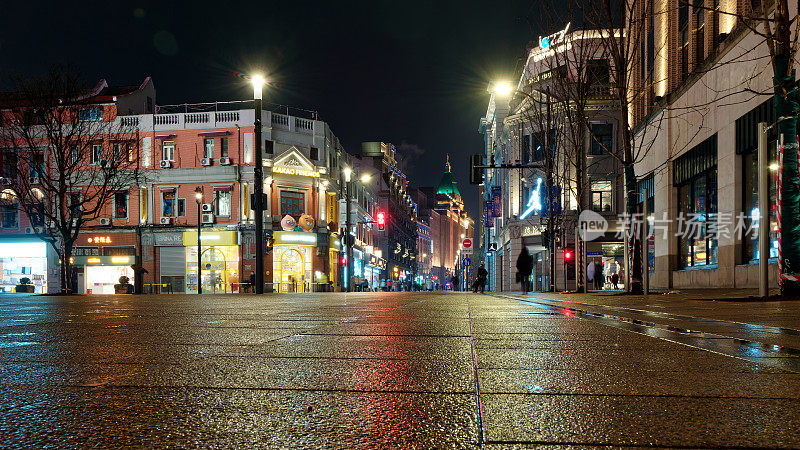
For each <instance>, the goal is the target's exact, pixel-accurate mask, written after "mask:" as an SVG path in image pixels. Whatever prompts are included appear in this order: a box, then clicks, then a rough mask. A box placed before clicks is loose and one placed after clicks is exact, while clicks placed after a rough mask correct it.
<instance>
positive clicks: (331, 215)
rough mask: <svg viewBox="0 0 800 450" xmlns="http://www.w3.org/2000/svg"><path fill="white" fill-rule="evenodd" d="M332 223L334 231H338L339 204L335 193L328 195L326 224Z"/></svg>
mask: <svg viewBox="0 0 800 450" xmlns="http://www.w3.org/2000/svg"><path fill="white" fill-rule="evenodd" d="M330 222H333V223H334V229H339V202H337V201H336V194H335V193H328V223H330Z"/></svg>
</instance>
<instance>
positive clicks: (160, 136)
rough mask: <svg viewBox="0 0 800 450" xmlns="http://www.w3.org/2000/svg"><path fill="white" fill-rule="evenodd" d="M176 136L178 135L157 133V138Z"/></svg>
mask: <svg viewBox="0 0 800 450" xmlns="http://www.w3.org/2000/svg"><path fill="white" fill-rule="evenodd" d="M174 137H178V135H177V134H157V135H156V139H171V138H174Z"/></svg>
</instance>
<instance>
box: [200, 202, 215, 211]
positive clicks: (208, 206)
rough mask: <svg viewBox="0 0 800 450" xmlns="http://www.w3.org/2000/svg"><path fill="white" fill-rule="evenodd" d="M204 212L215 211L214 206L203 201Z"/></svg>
mask: <svg viewBox="0 0 800 450" xmlns="http://www.w3.org/2000/svg"><path fill="white" fill-rule="evenodd" d="M203 212H204V213H213V212H214V207H213V206H212V205H211V203H203Z"/></svg>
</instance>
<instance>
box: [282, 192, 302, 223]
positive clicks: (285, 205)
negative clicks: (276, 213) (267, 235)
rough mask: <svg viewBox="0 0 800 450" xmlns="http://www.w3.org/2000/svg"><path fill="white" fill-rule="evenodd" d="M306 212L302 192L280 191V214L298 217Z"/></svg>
mask: <svg viewBox="0 0 800 450" xmlns="http://www.w3.org/2000/svg"><path fill="white" fill-rule="evenodd" d="M305 212H306V209H305V195H303V193H302V192H291V191H281V215H286V214H288V215H290V216H294V217H299V216H301V215H303V214H304V213H305Z"/></svg>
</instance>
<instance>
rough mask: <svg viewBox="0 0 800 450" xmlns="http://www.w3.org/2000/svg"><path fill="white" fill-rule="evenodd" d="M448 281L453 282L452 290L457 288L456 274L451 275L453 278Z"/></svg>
mask: <svg viewBox="0 0 800 450" xmlns="http://www.w3.org/2000/svg"><path fill="white" fill-rule="evenodd" d="M450 282H451V283H453V290H454V291H457V290H458V275H453V278H451V279H450Z"/></svg>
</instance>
